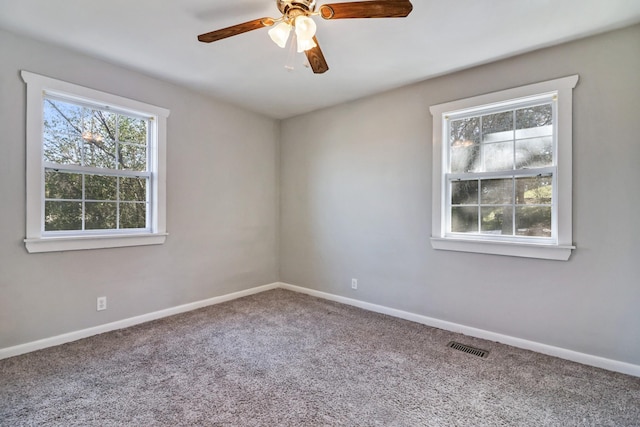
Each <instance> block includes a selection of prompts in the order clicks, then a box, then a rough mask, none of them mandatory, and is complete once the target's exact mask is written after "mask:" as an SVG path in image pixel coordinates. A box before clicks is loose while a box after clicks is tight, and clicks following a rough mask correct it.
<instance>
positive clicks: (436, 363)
mask: <svg viewBox="0 0 640 427" xmlns="http://www.w3.org/2000/svg"><path fill="white" fill-rule="evenodd" d="M451 340H455V341H460V342H463V343H465V344H468V345H472V346H476V347H480V348H484V349H487V350H489V351H490V352H491V353H490V354H489V357H488V358H480V357H477V356H474V355H470V354H467V353H464V352H461V351H457V350H453V349H450V348H448V347H447V346H446V345H447V343H448V342H449V341H451ZM0 425H2V426H32V425H38V426H40V425H44V426H49V425H61V426H73V425H78V426H192V425H199V426H335V425H345V426H546V425H549V426H583V425H588V426H640V378H635V377H631V376H627V375H622V374H618V373H613V372H608V371H605V370H602V369H597V368H592V367H588V366H583V365H580V364H577V363H573V362H568V361H564V360H560V359H556V358H553V357H549V356H544V355H540V354H536V353H533V352H529V351H525V350H520V349H516V348H513V347H509V346H506V345H501V344H497V343H493V342H488V341H483V340H478V339H474V338H470V337H465V336H461V335H457V334H453V333H450V332H446V331H443V330H439V329H434V328H429V327H426V326H424V325H420V324H416V323H412V322H408V321H404V320H399V319H395V318H392V317H388V316H384V315H380V314H376V313H371V312H367V311H364V310H360V309H357V308H354V307H350V306H345V305H341V304H337V303H333V302H328V301H324V300H321V299H317V298H313V297H309V296H306V295H302V294H297V293H294V292H289V291H285V290H274V291H269V292H264V293H261V294H257V295H253V296H250V297H246V298H242V299H239V300H235V301H231V302H227V303H224V304H219V305H215V306H211V307H207V308H203V309H200V310H196V311H193V312H190V313H185V314H181V315H177V316H173V317H170V318H166V319H162V320H158V321H154V322H150V323H146V324H143V325H138V326H135V327H131V328H127V329H123V330H120V331H114V332H110V333H106V334H102V335H98V336H95V337H91V338H87V339H84V340H80V341H76V342H73V343H69V344H65V345H62V346H58V347H54V348H50V349H46V350H42V351H37V352H33V353H30V354H26V355H22V356H18V357H14V358H10V359H6V360H2V361H0Z"/></svg>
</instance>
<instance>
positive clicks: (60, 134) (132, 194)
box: [22, 71, 169, 252]
mask: <svg viewBox="0 0 640 427" xmlns="http://www.w3.org/2000/svg"><path fill="white" fill-rule="evenodd" d="M22 78H23V79H24V81H25V82H26V83H27V230H26V232H27V233H26V234H27V238H26V239H25V244H26V247H27V250H28V251H29V252H48V251H62V250H78V249H95V248H109V247H119V246H138V245H149V244H161V243H163V242H164V240H165V238H166V229H165V184H164V182H165V180H164V171H165V162H166V161H165V145H166V144H165V139H166V118H167V117H168V115H169V111H168V110H165V109H163V108H159V107H155V106H152V105H148V104H143V103H141V102H137V101H133V100H130V99H127V98H122V97H119V96H115V95H111V94H107V93H103V92H99V91H96V90H93V89H88V88H85V87H81V86H77V85H73V84H70V83H66V82H62V81H59V80H55V79H51V78H48V77H44V76H40V75H37V74H33V73H29V72H27V71H23V72H22Z"/></svg>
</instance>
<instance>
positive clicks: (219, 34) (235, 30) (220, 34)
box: [198, 18, 274, 43]
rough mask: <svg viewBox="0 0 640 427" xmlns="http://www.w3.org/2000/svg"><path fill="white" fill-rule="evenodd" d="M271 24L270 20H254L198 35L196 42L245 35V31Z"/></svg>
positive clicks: (271, 20) (214, 40) (207, 41)
mask: <svg viewBox="0 0 640 427" xmlns="http://www.w3.org/2000/svg"><path fill="white" fill-rule="evenodd" d="M273 24H274V20H273V19H272V18H261V19H254V20H253V21H248V22H243V23H242V24H238V25H232V26H231V27H227V28H223V29H221V30H216V31H211V32H210V33H205V34H200V35H199V36H198V40H200V41H201V42H204V43H211V42H216V41H218V40H222V39H226V38H227V37H231V36H237V35H238V34H242V33H246V32H247V31H253V30H258V29H260V28H263V27H270V26H271V25H273Z"/></svg>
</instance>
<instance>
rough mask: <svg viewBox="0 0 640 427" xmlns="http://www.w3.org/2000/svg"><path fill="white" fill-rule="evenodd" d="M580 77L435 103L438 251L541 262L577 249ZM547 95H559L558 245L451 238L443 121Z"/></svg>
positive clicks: (435, 243)
mask: <svg viewBox="0 0 640 427" xmlns="http://www.w3.org/2000/svg"><path fill="white" fill-rule="evenodd" d="M578 79H579V76H578V75H573V76H568V77H563V78H560V79H555V80H549V81H545V82H541V83H534V84H531V85H527V86H521V87H517V88H513V89H507V90H503V91H499V92H493V93H489V94H485V95H480V96H475V97H471V98H466V99H461V100H458V101H452V102H447V103H443V104H438V105H433V106H431V108H430V109H429V110H430V112H431V115H432V116H433V188H432V210H433V211H432V224H431V226H432V231H431V233H432V234H431V245H432V247H433V248H434V249H439V250H450V251H460V252H476V253H483V254H493V255H507V256H517V257H526V258H541V259H550V260H562V261H566V260H568V259H569V257H570V256H571V251H572V250H573V249H575V246H573V238H572V216H573V213H572V175H573V173H572V151H573V148H572V121H573V120H572V118H573V113H572V108H573V88H574V87H575V86H576V85H577V83H578ZM546 93H554V94H555V95H556V96H557V117H558V118H559V119H558V121H557V129H556V131H557V135H556V137H557V144H556V146H557V148H556V150H557V151H556V155H557V159H556V162H557V163H556V164H557V167H558V172H557V176H556V180H557V197H558V198H557V224H556V226H557V230H558V233H557V242H556V243H552V244H550V243H547V242H545V243H536V242H531V243H525V242H516V241H497V240H496V241H493V240H483V239H474V238H473V237H469V238H462V237H448V236H447V235H446V229H445V225H446V224H445V207H446V202H445V200H444V197H446V191H445V190H446V189H445V179H444V175H443V171H445V170H446V169H445V168H446V164H445V160H446V156H444V153H443V150H444V148H445V147H444V145H443V141H444V140H446V136H445V135H444V132H445V131H446V130H445V129H444V126H443V122H444V120H443V119H444V117H446V116H447V115H448V114H451V113H454V112H456V111H459V110H463V109H470V108H473V107H481V106H486V105H490V104H497V103H501V102H505V101H511V100H516V99H518V98H526V97H531V96H535V95H541V94H546Z"/></svg>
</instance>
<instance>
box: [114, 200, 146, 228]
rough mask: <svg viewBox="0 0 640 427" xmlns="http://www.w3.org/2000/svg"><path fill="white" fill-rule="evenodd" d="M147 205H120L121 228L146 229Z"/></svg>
mask: <svg viewBox="0 0 640 427" xmlns="http://www.w3.org/2000/svg"><path fill="white" fill-rule="evenodd" d="M146 215H147V204H146V203H120V228H145V227H146V226H147V220H146Z"/></svg>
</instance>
